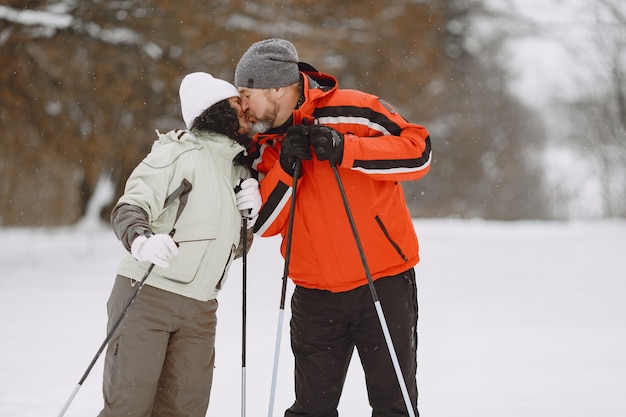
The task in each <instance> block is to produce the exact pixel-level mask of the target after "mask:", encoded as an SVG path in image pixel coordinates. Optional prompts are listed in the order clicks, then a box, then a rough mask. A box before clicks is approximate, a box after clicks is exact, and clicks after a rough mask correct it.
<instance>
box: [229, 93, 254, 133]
mask: <svg viewBox="0 0 626 417" xmlns="http://www.w3.org/2000/svg"><path fill="white" fill-rule="evenodd" d="M228 102H229V103H230V106H231V107H232V108H233V109H234V110H235V111H236V112H237V118H238V119H239V130H238V131H237V133H239V134H240V135H246V134H248V132H249V131H250V125H249V124H248V118H247V117H246V113H245V112H244V111H243V109H242V107H241V98H239V97H231V98H229V99H228Z"/></svg>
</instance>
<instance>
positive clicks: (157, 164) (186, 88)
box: [99, 73, 261, 417]
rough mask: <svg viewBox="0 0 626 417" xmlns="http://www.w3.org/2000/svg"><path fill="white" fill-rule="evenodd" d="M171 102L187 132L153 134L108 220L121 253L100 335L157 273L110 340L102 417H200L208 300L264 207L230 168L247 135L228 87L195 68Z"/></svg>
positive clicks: (252, 186)
mask: <svg viewBox="0 0 626 417" xmlns="http://www.w3.org/2000/svg"><path fill="white" fill-rule="evenodd" d="M180 100H181V107H182V113H183V118H184V120H185V123H186V125H187V128H188V129H189V130H175V131H171V132H169V133H167V134H160V133H159V134H158V140H157V141H155V143H154V145H153V147H152V150H151V152H150V153H149V154H148V155H147V156H146V158H145V159H144V160H143V161H142V162H141V163H140V164H139V165H138V166H137V167H136V168H135V170H134V171H133V173H132V174H131V176H130V177H129V179H128V181H127V183H126V188H125V191H124V195H123V196H122V197H121V198H120V199H119V201H118V203H117V205H116V206H115V208H114V210H113V213H112V215H111V222H112V225H113V229H114V231H115V234H116V235H117V237H118V238H119V239H120V240H121V241H122V243H123V245H124V246H125V248H126V249H127V250H129V252H130V253H129V254H128V255H127V256H126V258H125V259H124V260H123V261H122V263H121V265H120V267H119V269H118V275H117V277H116V280H115V284H114V286H113V290H112V292H111V295H110V298H109V301H108V304H107V309H108V315H109V324H108V327H109V331H110V330H111V329H112V327H113V325H114V323H115V321H116V320H117V318H118V317H119V316H120V314H121V313H122V310H123V308H124V306H125V304H126V303H127V301H128V300H129V297H130V296H131V294H132V293H133V291H134V289H133V286H134V285H136V283H137V282H138V281H140V280H141V279H142V278H143V276H144V274H145V273H146V270H147V269H148V267H149V266H150V264H155V267H154V269H153V270H152V272H151V273H150V275H149V276H148V278H147V280H146V281H145V284H146V285H145V287H144V288H143V289H142V291H141V293H140V294H139V295H138V296H137V298H136V300H135V301H134V302H133V306H132V309H131V310H130V312H129V314H128V316H127V317H126V318H125V319H124V323H123V326H120V327H119V328H118V329H117V330H116V333H115V335H114V337H113V338H112V339H111V341H110V343H109V345H108V348H107V353H106V359H105V368H104V386H103V394H104V408H103V410H102V411H101V412H100V414H99V416H100V417H114V416H115V417H118V416H122V415H132V416H137V417H149V416H155V417H156V416H192V417H194V416H197V417H204V416H205V414H206V410H207V408H208V404H209V394H210V390H211V384H212V378H213V365H214V348H215V328H216V315H215V313H216V310H217V300H216V296H217V293H218V291H219V290H220V289H221V288H222V286H223V285H224V282H225V281H226V277H227V271H228V268H229V265H230V263H231V261H232V260H233V259H234V258H235V257H236V253H237V248H238V246H239V243H240V240H241V239H242V236H245V237H246V238H247V239H248V242H250V243H251V239H252V233H251V230H252V229H251V228H252V226H253V225H254V222H255V221H256V217H257V215H258V211H259V208H260V205H261V197H260V194H259V190H258V182H257V181H256V180H255V179H252V178H249V177H250V173H249V171H248V170H247V169H246V168H245V167H243V166H242V165H240V164H238V162H237V161H238V158H239V157H240V156H241V154H242V153H243V152H244V147H243V144H245V142H246V141H247V136H246V134H247V131H248V124H247V121H246V119H245V115H244V114H243V112H242V110H241V102H240V96H239V93H238V91H237V89H236V88H235V87H234V86H233V85H231V84H230V83H228V82H226V81H223V80H219V79H215V78H213V77H212V76H211V75H209V74H206V73H192V74H189V75H187V76H186V77H185V78H184V79H183V81H182V83H181V86H180ZM157 133H158V132H157ZM235 189H237V190H239V191H238V192H235ZM242 213H245V215H246V217H247V226H248V228H249V229H248V230H246V231H242V230H241V229H242V226H241V225H242ZM249 246H250V245H248V247H249Z"/></svg>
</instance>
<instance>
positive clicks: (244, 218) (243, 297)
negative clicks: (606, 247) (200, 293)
mask: <svg viewBox="0 0 626 417" xmlns="http://www.w3.org/2000/svg"><path fill="white" fill-rule="evenodd" d="M244 211H245V212H246V213H242V214H243V215H242V217H241V223H242V229H243V232H242V233H243V242H242V248H243V255H242V256H241V261H242V264H243V267H242V271H241V276H242V279H241V287H242V289H241V417H246V317H247V297H248V296H247V291H248V289H247V287H248V266H247V258H248V254H247V252H248V217H247V214H248V213H247V212H248V210H244Z"/></svg>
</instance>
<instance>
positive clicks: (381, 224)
mask: <svg viewBox="0 0 626 417" xmlns="http://www.w3.org/2000/svg"><path fill="white" fill-rule="evenodd" d="M374 219H375V220H376V223H378V227H380V230H381V231H382V232H383V234H384V235H385V237H386V238H387V241H388V242H389V243H390V244H391V246H393V248H394V249H395V251H396V252H397V253H398V255H400V257H401V258H402V259H403V260H404V262H406V261H408V260H409V259H408V258H407V257H406V255H405V254H404V252H402V248H401V247H400V246H399V245H398V244H397V243H396V241H394V240H393V239H392V238H391V236H390V235H389V232H388V231H387V228H386V227H385V223H383V221H382V219H381V218H380V216H379V215H376V217H374Z"/></svg>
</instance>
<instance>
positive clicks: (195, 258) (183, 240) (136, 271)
mask: <svg viewBox="0 0 626 417" xmlns="http://www.w3.org/2000/svg"><path fill="white" fill-rule="evenodd" d="M157 133H158V132H157ZM243 150H244V148H243V147H242V146H241V145H239V144H238V143H236V142H235V141H233V140H231V139H230V138H228V137H226V136H224V135H220V134H216V133H206V132H201V133H198V132H193V133H190V132H187V131H184V130H175V131H171V132H168V133H166V134H159V139H158V140H157V141H155V142H154V145H153V146H152V150H151V152H150V153H149V154H148V155H147V156H146V158H145V159H144V160H143V161H142V162H141V163H140V164H139V165H138V166H137V167H136V168H135V170H134V171H133V172H132V174H131V175H130V177H129V178H128V181H127V183H126V188H125V191H124V195H123V196H122V197H121V198H120V199H119V201H118V203H117V205H116V207H115V209H114V212H113V214H112V223H113V227H114V230H115V233H116V235H117V236H118V237H119V238H120V239H121V240H122V242H123V243H124V246H125V247H126V248H127V249H129V248H130V244H131V243H132V241H133V240H134V239H135V238H136V237H137V235H138V234H140V233H142V232H143V230H145V229H146V228H149V229H150V230H151V231H152V232H153V233H155V234H156V233H170V231H171V230H172V228H175V229H176V230H175V234H174V240H175V241H176V242H177V243H178V244H179V253H178V255H176V256H174V257H173V258H172V259H171V260H170V265H169V267H168V268H161V267H159V266H155V267H154V269H153V270H152V272H151V274H150V275H149V277H148V279H147V280H146V285H150V286H153V287H156V288H160V289H163V290H166V291H170V292H173V293H176V294H180V295H182V296H185V297H189V298H193V299H197V300H201V301H206V300H209V299H213V298H215V297H216V296H217V293H218V291H219V289H221V287H222V285H223V284H224V282H225V280H226V275H227V271H228V268H229V266H230V263H231V261H232V259H233V258H234V251H235V249H236V247H237V245H238V244H239V241H240V232H241V214H240V212H239V211H238V210H237V206H236V203H235V192H234V188H235V186H236V185H237V184H238V183H239V181H240V179H242V178H243V179H245V178H248V177H249V176H250V174H249V171H248V170H247V169H246V168H245V167H243V166H241V165H235V164H234V163H233V159H234V158H235V157H236V156H237V155H238V154H239V153H241V152H242V151H243ZM183 180H187V181H188V182H189V183H191V186H192V188H191V191H190V192H189V194H188V197H187V204H186V206H185V207H184V209H183V211H182V213H181V215H180V217H179V218H178V220H176V214H177V210H178V207H179V204H180V201H179V199H178V198H176V199H174V200H172V202H171V204H170V205H169V206H168V207H166V208H164V205H165V203H166V198H167V197H168V196H170V195H171V194H172V193H173V192H174V191H175V190H176V189H177V188H179V187H180V186H181V183H182V182H183ZM138 208H139V209H141V210H139V209H138ZM142 210H143V211H145V213H142V215H141V216H137V213H141V211H142ZM145 214H147V219H146V220H147V222H146V221H145V220H144V221H143V226H145V227H143V228H142V220H141V217H143V218H144V219H145ZM175 220H176V224H174V222H175ZM149 265H150V263H149V262H139V261H137V260H136V259H135V258H133V256H132V255H130V254H128V256H127V257H126V258H125V259H124V260H123V261H122V263H121V265H120V266H119V269H118V274H119V275H122V276H125V277H128V278H131V279H134V280H137V281H140V280H141V279H142V278H143V276H144V274H145V272H146V270H147V268H148V267H149Z"/></svg>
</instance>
